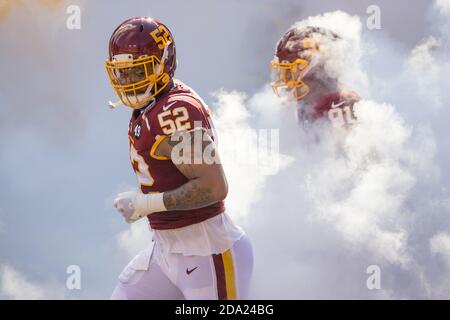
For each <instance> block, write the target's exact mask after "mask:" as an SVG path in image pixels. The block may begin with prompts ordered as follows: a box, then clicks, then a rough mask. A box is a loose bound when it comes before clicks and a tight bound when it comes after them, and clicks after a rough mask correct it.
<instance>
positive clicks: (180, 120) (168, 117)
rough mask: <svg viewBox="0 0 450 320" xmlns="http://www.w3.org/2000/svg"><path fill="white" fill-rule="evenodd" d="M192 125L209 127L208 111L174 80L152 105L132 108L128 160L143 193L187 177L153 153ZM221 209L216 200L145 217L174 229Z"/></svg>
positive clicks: (154, 224) (153, 223)
mask: <svg viewBox="0 0 450 320" xmlns="http://www.w3.org/2000/svg"><path fill="white" fill-rule="evenodd" d="M194 125H195V126H196V127H200V126H201V127H203V128H205V129H211V128H212V127H213V126H212V122H211V117H210V112H209V110H208V107H207V106H206V105H205V103H204V102H203V100H202V99H201V98H200V97H199V96H198V95H197V94H196V93H195V92H194V91H193V90H192V89H190V88H189V87H188V86H186V85H185V84H183V83H182V82H181V81H178V80H174V83H173V86H172V87H171V88H170V89H169V90H168V91H166V92H165V93H163V94H162V95H161V96H160V97H158V99H157V100H156V101H155V102H154V105H153V106H150V107H147V108H146V109H145V111H143V110H135V111H134V112H133V114H132V116H131V120H130V124H129V128H128V138H129V140H130V160H131V164H132V166H133V169H134V172H135V173H136V176H137V179H138V183H139V184H140V187H141V190H142V192H143V193H152V192H164V191H167V190H173V189H176V188H178V187H179V186H181V185H183V184H185V183H186V182H187V181H188V179H187V178H186V177H185V176H184V175H183V174H182V173H181V172H180V171H179V170H178V169H177V167H176V166H175V165H174V164H173V163H172V161H171V160H170V159H169V158H165V157H161V156H157V155H156V154H155V150H156V148H157V147H158V145H159V144H160V143H161V141H162V140H163V139H164V137H166V136H170V135H172V134H173V133H174V132H176V131H183V130H192V129H194ZM223 211H224V203H223V201H219V202H217V203H214V204H212V205H210V206H207V207H203V208H199V209H192V210H178V211H165V212H159V213H158V212H157V213H152V214H151V215H148V216H147V217H148V220H149V221H150V226H151V227H152V228H153V229H175V228H181V227H185V226H188V225H191V224H194V223H199V222H201V221H204V220H206V219H209V218H211V217H213V216H216V215H218V214H220V213H222V212H223Z"/></svg>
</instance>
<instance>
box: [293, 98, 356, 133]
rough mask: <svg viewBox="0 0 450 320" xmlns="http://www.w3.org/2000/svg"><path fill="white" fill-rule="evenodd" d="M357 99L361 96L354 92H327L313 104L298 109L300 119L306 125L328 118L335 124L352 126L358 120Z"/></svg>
mask: <svg viewBox="0 0 450 320" xmlns="http://www.w3.org/2000/svg"><path fill="white" fill-rule="evenodd" d="M357 101H359V97H358V96H357V95H356V94H355V93H353V92H345V91H344V92H334V93H331V94H327V95H325V96H322V97H321V98H319V99H318V100H317V102H316V103H315V104H313V105H304V104H302V105H301V106H300V107H299V108H298V109H297V116H298V120H299V122H301V123H303V125H304V127H308V125H310V124H312V123H313V122H315V121H317V120H320V119H328V120H329V121H330V122H331V123H332V124H333V126H344V127H346V126H351V125H352V124H353V123H354V122H355V121H356V117H355V115H354V112H353V105H354V104H355V103H356V102H357Z"/></svg>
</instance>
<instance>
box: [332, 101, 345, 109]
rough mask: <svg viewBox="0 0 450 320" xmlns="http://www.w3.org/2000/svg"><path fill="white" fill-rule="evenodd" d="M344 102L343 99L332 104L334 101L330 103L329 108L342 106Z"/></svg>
mask: <svg viewBox="0 0 450 320" xmlns="http://www.w3.org/2000/svg"><path fill="white" fill-rule="evenodd" d="M344 103H345V101H342V102H339V103H338V104H334V101H333V102H332V103H331V109H334V108H338V107H340V106H342V105H343V104H344Z"/></svg>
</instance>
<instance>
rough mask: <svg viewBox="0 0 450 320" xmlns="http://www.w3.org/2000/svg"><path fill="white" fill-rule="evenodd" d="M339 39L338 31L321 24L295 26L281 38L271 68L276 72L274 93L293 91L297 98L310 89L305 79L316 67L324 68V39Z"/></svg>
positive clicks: (300, 97) (273, 83)
mask: <svg viewBox="0 0 450 320" xmlns="http://www.w3.org/2000/svg"><path fill="white" fill-rule="evenodd" d="M336 39H339V36H338V35H336V34H335V33H333V32H331V31H329V30H327V29H324V28H320V27H312V26H307V27H301V28H299V27H297V26H295V25H294V26H293V27H291V28H290V29H289V30H288V31H287V32H286V33H285V34H284V35H283V36H282V37H281V39H280V40H279V41H278V43H277V46H276V50H275V57H274V58H273V59H272V61H271V62H270V67H271V68H272V69H273V70H274V71H275V80H274V82H272V88H273V90H274V92H275V93H276V94H277V95H279V89H287V90H289V91H291V92H292V94H293V96H294V98H295V99H296V100H297V101H300V100H301V99H303V98H304V97H305V96H306V95H307V94H308V93H309V91H310V88H309V86H308V85H307V84H306V83H305V81H304V78H305V76H306V74H307V73H310V72H311V70H312V69H314V68H318V67H320V63H319V59H318V55H319V53H320V47H321V43H322V42H323V41H334V40H336Z"/></svg>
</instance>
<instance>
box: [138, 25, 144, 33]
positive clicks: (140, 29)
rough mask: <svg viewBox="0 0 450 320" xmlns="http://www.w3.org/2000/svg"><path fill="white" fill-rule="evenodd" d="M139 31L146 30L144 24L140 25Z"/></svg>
mask: <svg viewBox="0 0 450 320" xmlns="http://www.w3.org/2000/svg"><path fill="white" fill-rule="evenodd" d="M139 31H140V32H142V31H144V26H143V25H142V24H141V26H140V27H139Z"/></svg>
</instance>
